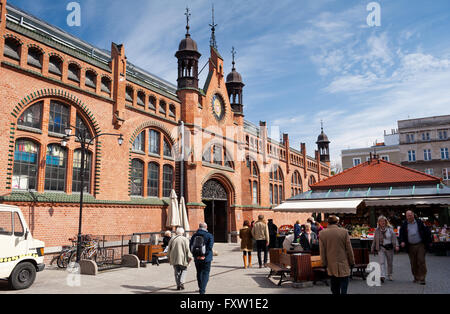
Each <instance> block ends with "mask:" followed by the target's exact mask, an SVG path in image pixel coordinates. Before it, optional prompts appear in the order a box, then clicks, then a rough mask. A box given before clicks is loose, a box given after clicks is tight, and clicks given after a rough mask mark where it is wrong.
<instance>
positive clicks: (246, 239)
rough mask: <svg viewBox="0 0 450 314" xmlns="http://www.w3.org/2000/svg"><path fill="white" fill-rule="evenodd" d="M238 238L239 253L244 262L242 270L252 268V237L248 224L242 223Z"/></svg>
mask: <svg viewBox="0 0 450 314" xmlns="http://www.w3.org/2000/svg"><path fill="white" fill-rule="evenodd" d="M239 238H241V251H242V252H243V255H242V259H243V260H244V268H247V257H248V267H252V251H253V237H252V229H250V222H249V221H248V220H246V221H244V227H243V228H242V229H241V230H239Z"/></svg>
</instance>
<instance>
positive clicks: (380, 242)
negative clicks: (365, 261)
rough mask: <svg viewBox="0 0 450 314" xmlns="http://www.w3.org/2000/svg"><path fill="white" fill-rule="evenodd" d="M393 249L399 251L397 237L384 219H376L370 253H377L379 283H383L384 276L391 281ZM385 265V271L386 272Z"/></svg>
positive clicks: (382, 217)
mask: <svg viewBox="0 0 450 314" xmlns="http://www.w3.org/2000/svg"><path fill="white" fill-rule="evenodd" d="M394 249H395V251H396V252H398V251H399V246H398V241H397V235H396V234H395V232H394V230H393V229H392V227H391V225H390V224H389V221H388V220H387V218H386V217H384V216H380V217H378V227H377V229H376V230H375V237H374V240H373V242H372V253H373V254H375V253H378V261H379V263H380V266H381V282H382V283H384V281H385V278H386V275H387V277H388V279H389V280H390V281H392V270H393V264H394ZM386 264H387V271H386Z"/></svg>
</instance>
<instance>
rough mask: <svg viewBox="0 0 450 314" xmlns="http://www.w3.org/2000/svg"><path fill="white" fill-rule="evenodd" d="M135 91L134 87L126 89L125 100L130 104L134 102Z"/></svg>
mask: <svg viewBox="0 0 450 314" xmlns="http://www.w3.org/2000/svg"><path fill="white" fill-rule="evenodd" d="M133 94H134V90H133V87H131V86H127V88H126V89H125V100H126V101H129V102H133V96H134V95H133Z"/></svg>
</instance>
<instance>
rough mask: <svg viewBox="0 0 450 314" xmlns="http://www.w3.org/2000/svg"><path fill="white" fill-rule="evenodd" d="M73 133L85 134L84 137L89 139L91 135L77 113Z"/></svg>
mask: <svg viewBox="0 0 450 314" xmlns="http://www.w3.org/2000/svg"><path fill="white" fill-rule="evenodd" d="M75 126H76V127H75V134H76V135H77V136H85V137H86V139H91V138H92V135H91V132H89V129H88V127H87V125H86V123H85V122H84V121H83V119H82V118H81V117H80V116H79V115H78V114H77V118H76V121H75Z"/></svg>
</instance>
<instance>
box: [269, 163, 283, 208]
mask: <svg viewBox="0 0 450 314" xmlns="http://www.w3.org/2000/svg"><path fill="white" fill-rule="evenodd" d="M269 182H270V183H269V192H270V203H271V204H274V205H278V204H280V203H281V202H282V201H283V200H284V183H283V182H284V180H283V172H282V170H281V168H280V167H276V169H274V170H273V171H272V172H270V174H269Z"/></svg>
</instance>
